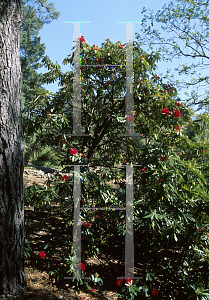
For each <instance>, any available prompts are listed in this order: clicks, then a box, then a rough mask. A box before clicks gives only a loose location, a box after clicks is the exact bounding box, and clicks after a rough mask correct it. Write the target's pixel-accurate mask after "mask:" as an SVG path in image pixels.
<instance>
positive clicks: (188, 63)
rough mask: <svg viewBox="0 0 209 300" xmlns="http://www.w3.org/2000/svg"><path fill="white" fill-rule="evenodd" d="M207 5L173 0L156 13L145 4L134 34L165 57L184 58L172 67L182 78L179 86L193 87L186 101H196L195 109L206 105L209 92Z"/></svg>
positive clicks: (200, 2)
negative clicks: (140, 22)
mask: <svg viewBox="0 0 209 300" xmlns="http://www.w3.org/2000/svg"><path fill="white" fill-rule="evenodd" d="M208 5H209V3H208V1H202V0H185V1H181V0H176V1H174V2H169V3H168V4H166V5H164V6H163V8H162V9H161V10H159V11H158V12H157V13H155V14H154V12H153V11H150V10H147V9H145V8H144V9H143V11H142V13H143V14H144V18H143V20H142V27H143V29H142V33H140V35H139V34H137V36H138V38H140V39H142V40H144V41H146V43H148V45H149V46H150V47H159V49H160V50H161V51H162V53H164V55H165V57H166V58H168V59H170V60H172V59H174V58H180V59H184V61H185V63H184V64H182V65H179V66H178V67H177V68H176V69H175V71H176V72H177V73H178V74H179V75H182V77H181V78H183V79H180V80H179V86H180V87H186V88H187V87H191V88H192V92H191V94H190V96H188V97H189V98H187V101H189V102H190V105H192V104H198V109H201V108H207V105H208V95H209V90H208V74H207V71H206V70H207V68H208V65H209V53H208V28H209V27H208V26H209V19H208V13H209V11H208V9H209V6H208ZM158 25H161V29H158V27H157V26H158ZM156 28H157V29H156ZM175 81H176V80H175ZM176 82H177V81H176Z"/></svg>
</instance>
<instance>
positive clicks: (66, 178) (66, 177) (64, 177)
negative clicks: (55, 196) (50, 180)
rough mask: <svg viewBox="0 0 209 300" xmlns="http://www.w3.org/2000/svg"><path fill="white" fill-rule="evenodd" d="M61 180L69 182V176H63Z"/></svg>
mask: <svg viewBox="0 0 209 300" xmlns="http://www.w3.org/2000/svg"><path fill="white" fill-rule="evenodd" d="M60 180H65V181H69V177H68V176H67V175H64V176H61V177H60Z"/></svg>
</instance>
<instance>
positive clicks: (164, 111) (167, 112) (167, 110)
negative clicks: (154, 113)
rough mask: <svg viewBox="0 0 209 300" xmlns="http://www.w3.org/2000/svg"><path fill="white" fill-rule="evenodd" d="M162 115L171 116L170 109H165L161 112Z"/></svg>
mask: <svg viewBox="0 0 209 300" xmlns="http://www.w3.org/2000/svg"><path fill="white" fill-rule="evenodd" d="M161 114H166V115H169V109H168V108H167V107H165V108H163V109H162V110H161Z"/></svg>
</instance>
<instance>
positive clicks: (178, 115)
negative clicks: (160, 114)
mask: <svg viewBox="0 0 209 300" xmlns="http://www.w3.org/2000/svg"><path fill="white" fill-rule="evenodd" d="M172 117H174V118H178V117H181V113H180V111H179V110H174V112H173V113H172Z"/></svg>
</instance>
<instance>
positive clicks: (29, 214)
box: [23, 168, 118, 300]
mask: <svg viewBox="0 0 209 300" xmlns="http://www.w3.org/2000/svg"><path fill="white" fill-rule="evenodd" d="M42 170H43V168H42ZM43 171H45V170H43ZM23 180H24V186H25V188H26V187H28V186H30V185H33V183H34V182H35V183H36V184H39V185H42V186H44V185H45V182H46V180H47V179H46V178H38V177H37V176H33V175H27V174H24V176H23ZM36 219H37V215H36V213H35V212H34V210H33V208H32V207H30V208H28V207H25V222H28V221H30V222H31V220H34V221H36V222H37V220H36ZM36 234H38V239H39V240H41V239H42V240H44V235H45V232H43V231H38V229H37V232H36ZM33 237H34V236H33ZM36 237H37V236H36ZM104 260H105V261H106V262H108V259H107V257H105V259H104ZM86 263H88V265H91V267H94V266H96V270H97V272H98V273H99V274H101V273H104V270H103V267H104V266H102V265H101V267H100V261H99V260H97V259H89V260H88V261H87V262H86ZM115 263H116V264H117V262H115ZM116 268H117V267H116ZM100 269H101V270H100ZM108 269H109V271H108ZM110 270H111V271H112V272H111V273H113V272H114V265H113V264H111V266H109V264H108V263H107V264H106V271H107V272H106V273H108V274H106V275H105V276H107V277H109V275H111V274H110ZM100 272H101V273H100ZM25 273H26V279H27V289H28V300H46V299H54V300H58V299H84V300H90V299H91V300H93V299H101V300H107V299H111V300H116V299H118V297H117V296H116V293H117V288H116V287H115V286H114V280H111V281H112V284H110V278H111V276H110V278H109V280H106V281H104V285H103V286H102V287H99V288H98V287H94V288H93V289H92V288H89V291H85V292H84V291H80V292H77V291H76V290H75V289H74V288H67V287H66V288H65V289H58V288H57V287H55V286H53V285H52V281H51V280H50V279H49V274H48V273H47V272H46V271H44V269H42V268H38V266H37V268H36V267H34V266H31V265H30V260H29V259H28V260H27V259H26V261H25Z"/></svg>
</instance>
